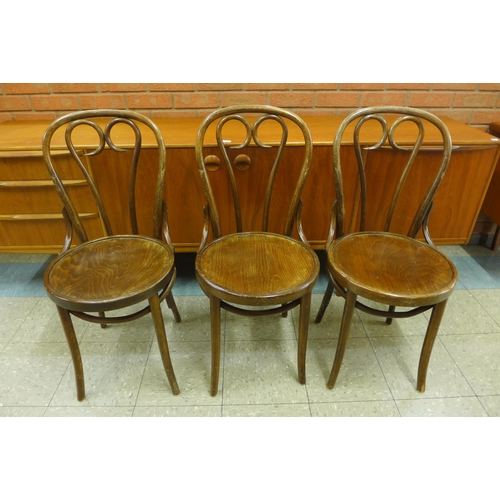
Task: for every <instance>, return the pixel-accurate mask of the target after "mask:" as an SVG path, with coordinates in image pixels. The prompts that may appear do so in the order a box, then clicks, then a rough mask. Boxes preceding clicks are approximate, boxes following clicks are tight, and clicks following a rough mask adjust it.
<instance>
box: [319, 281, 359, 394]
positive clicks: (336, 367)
mask: <svg viewBox="0 0 500 500" xmlns="http://www.w3.org/2000/svg"><path fill="white" fill-rule="evenodd" d="M356 298H357V295H356V294H355V293H353V292H351V291H350V290H347V295H346V301H345V304H344V312H343V313H342V322H341V324H340V335H339V340H338V342H337V350H336V351H335V359H334V361H333V366H332V371H331V373H330V378H329V379H328V383H327V384H326V386H327V387H328V389H333V387H334V385H335V382H336V381H337V377H338V374H339V371H340V366H341V365H342V360H343V359H344V352H345V347H346V344H347V339H348V337H349V330H350V329H351V322H352V316H353V314H354V306H355V304H356Z"/></svg>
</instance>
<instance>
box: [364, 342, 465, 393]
mask: <svg viewBox="0 0 500 500" xmlns="http://www.w3.org/2000/svg"><path fill="white" fill-rule="evenodd" d="M450 338H452V337H450ZM423 340H424V337H423V336H421V337H417V336H412V337H378V338H373V339H371V342H372V345H373V348H374V349H375V354H376V356H377V359H378V361H379V363H380V366H381V367H382V371H383V373H384V376H385V378H386V380H387V384H388V385H389V387H390V389H391V392H392V395H393V396H394V399H396V400H398V399H429V398H438V397H458V396H473V395H474V393H473V391H472V389H471V387H470V386H469V384H468V383H467V380H466V379H465V378H464V376H463V375H462V373H461V371H460V370H459V368H458V367H457V365H456V364H455V362H454V359H453V358H454V357H453V358H452V356H450V354H449V353H448V351H447V350H446V349H445V348H444V346H443V344H442V343H441V342H440V340H439V337H438V338H437V340H436V342H435V343H434V347H433V350H432V354H431V359H430V362H429V367H428V370H427V380H426V389H425V392H424V393H421V392H419V391H417V389H416V386H417V370H418V363H419V359H420V352H421V349H422V344H423Z"/></svg>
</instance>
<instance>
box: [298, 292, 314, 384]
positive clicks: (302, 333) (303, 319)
mask: <svg viewBox="0 0 500 500" xmlns="http://www.w3.org/2000/svg"><path fill="white" fill-rule="evenodd" d="M311 294H312V292H309V293H308V294H307V295H304V297H302V298H301V299H300V306H299V307H300V309H299V342H298V343H299V346H298V347H299V350H298V356H297V359H298V372H299V383H301V384H305V383H306V349H307V336H308V330H309V314H310V311H311Z"/></svg>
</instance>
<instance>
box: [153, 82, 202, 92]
mask: <svg viewBox="0 0 500 500" xmlns="http://www.w3.org/2000/svg"><path fill="white" fill-rule="evenodd" d="M148 87H149V90H150V92H189V91H194V90H196V84H194V83H150V84H149V85H148Z"/></svg>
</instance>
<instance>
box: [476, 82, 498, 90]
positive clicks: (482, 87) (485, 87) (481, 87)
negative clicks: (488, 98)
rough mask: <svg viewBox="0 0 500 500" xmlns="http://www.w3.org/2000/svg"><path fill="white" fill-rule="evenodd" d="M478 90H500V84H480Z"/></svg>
mask: <svg viewBox="0 0 500 500" xmlns="http://www.w3.org/2000/svg"><path fill="white" fill-rule="evenodd" d="M479 90H500V83H481V84H479Z"/></svg>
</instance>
